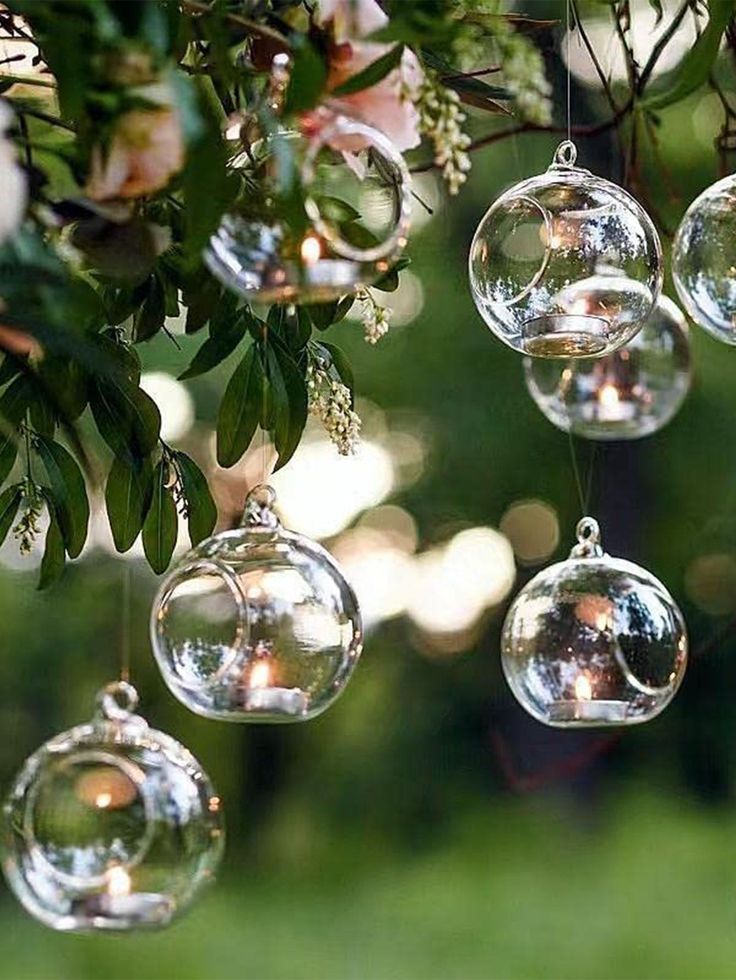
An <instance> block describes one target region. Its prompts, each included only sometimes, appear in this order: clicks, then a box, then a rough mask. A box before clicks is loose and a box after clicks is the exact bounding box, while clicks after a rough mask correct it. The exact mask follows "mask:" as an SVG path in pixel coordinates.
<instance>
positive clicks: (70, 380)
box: [38, 354, 87, 422]
mask: <svg viewBox="0 0 736 980" xmlns="http://www.w3.org/2000/svg"><path fill="white" fill-rule="evenodd" d="M38 380H39V382H40V384H41V386H42V387H43V388H44V389H45V394H46V395H47V397H48V398H49V399H50V400H51V402H52V404H53V405H54V407H55V408H56V409H57V411H58V414H59V415H60V416H61V417H62V418H63V419H64V420H65V421H66V422H73V421H74V420H75V419H77V418H79V416H80V415H81V414H82V412H83V411H84V409H85V407H86V405H87V379H86V377H85V374H84V371H83V370H82V368H81V367H80V365H79V364H77V362H76V361H71V360H67V359H66V358H63V357H58V356H56V355H53V354H47V355H46V356H44V358H43V359H42V360H41V361H40V362H39V365H38Z"/></svg>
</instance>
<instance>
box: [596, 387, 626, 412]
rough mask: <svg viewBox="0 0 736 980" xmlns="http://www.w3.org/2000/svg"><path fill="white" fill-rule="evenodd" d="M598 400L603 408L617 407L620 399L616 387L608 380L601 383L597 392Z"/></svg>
mask: <svg viewBox="0 0 736 980" xmlns="http://www.w3.org/2000/svg"><path fill="white" fill-rule="evenodd" d="M598 401H599V402H600V404H601V405H602V406H603V407H604V408H617V407H618V403H619V402H620V401H621V396H620V395H619V393H618V388H617V387H616V385H615V384H613V383H612V382H610V381H606V383H605V384H602V385H601V387H600V391H599V392H598Z"/></svg>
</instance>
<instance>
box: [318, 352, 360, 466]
mask: <svg viewBox="0 0 736 980" xmlns="http://www.w3.org/2000/svg"><path fill="white" fill-rule="evenodd" d="M307 392H308V395H309V411H310V413H311V414H312V415H314V416H315V417H316V418H318V419H319V420H320V422H321V423H322V425H323V426H324V427H325V429H326V430H327V434H328V435H329V437H330V439H331V440H332V441H333V442H334V443H335V445H336V446H337V451H338V452H339V453H340V455H341V456H350V455H351V454H352V453H354V452H355V449H356V446H357V444H358V440H359V438H360V426H361V421H360V416H359V415H358V414H357V412H355V411H353V406H352V397H351V394H350V389H349V388H348V386H347V385H345V384H343V383H342V381H340V380H339V379H338V378H335V377H332V376H331V375H330V373H329V372H328V371H327V370H326V369H325V367H324V366H323V365H322V364H320V363H319V362H318V361H316V360H312V361H310V362H309V366H308V367H307Z"/></svg>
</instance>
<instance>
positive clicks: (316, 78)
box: [284, 35, 327, 114]
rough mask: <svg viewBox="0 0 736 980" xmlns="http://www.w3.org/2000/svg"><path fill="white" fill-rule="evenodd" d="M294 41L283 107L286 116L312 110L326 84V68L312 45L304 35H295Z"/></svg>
mask: <svg viewBox="0 0 736 980" xmlns="http://www.w3.org/2000/svg"><path fill="white" fill-rule="evenodd" d="M295 40H296V43H295V44H294V46H293V48H294V50H293V54H292V64H291V77H290V79H289V87H288V88H287V90H286V105H285V107H284V111H285V113H287V114H290V113H300V112H306V111H307V110H308V109H313V108H314V107H315V106H316V105H317V103H318V102H319V100H320V96H321V95H322V92H323V91H324V87H325V83H326V82H327V66H326V64H325V62H324V59H323V58H321V57H320V55H319V54H318V53H317V51H316V50H315V48H314V45H313V44H311V42H310V41H309V40H308V38H306V37H304V35H301V36H299V35H296V36H295Z"/></svg>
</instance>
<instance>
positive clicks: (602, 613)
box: [501, 518, 687, 728]
mask: <svg viewBox="0 0 736 980" xmlns="http://www.w3.org/2000/svg"><path fill="white" fill-rule="evenodd" d="M578 542H579V543H578V545H577V546H576V547H575V548H573V550H572V553H571V555H570V558H569V559H568V560H567V561H562V562H558V563H557V564H555V565H551V566H550V567H549V568H546V569H544V570H543V571H542V572H540V573H539V574H538V575H535V576H534V578H533V579H532V580H531V581H530V582H529V583H528V584H527V585H526V586H525V587H524V588H523V589H522V590H521V592H520V593H519V594H518V596H517V597H516V599H515V600H514V602H513V603H512V605H511V607H510V609H509V612H508V615H507V616H506V621H505V623H504V626H503V633H502V637H501V660H502V664H503V670H504V674H505V675H506V680H507V681H508V683H509V686H510V687H511V690H512V691H513V693H514V695H515V696H516V698H517V700H518V701H519V703H520V704H521V706H522V707H523V708H525V709H526V710H527V711H528V712H529V714H530V715H532V716H533V717H534V718H536V719H537V721H541V722H544V724H546V725H552V726H554V727H558V728H585V727H595V726H606V725H632V724H637V723H639V722H643V721H648V720H649V719H650V718H654V717H655V715H658V714H659V712H660V711H662V710H663V708H665V707H666V706H667V705H668V704H669V702H670V701H671V700H672V698H673V696H674V694H675V692H676V691H677V689H678V687H679V686H680V682H681V681H682V678H683V674H684V672H685V666H686V663H687V635H686V632H685V623H684V621H683V618H682V614H681V613H680V610H679V609H678V608H677V606H676V605H675V602H674V600H673V598H672V596H671V595H670V594H669V592H668V591H667V589H666V588H665V587H664V586H663V585H662V583H661V582H659V581H658V580H657V579H656V578H655V577H654V576H653V575H651V574H650V573H649V572H647V571H646V570H645V569H643V568H640V567H639V566H638V565H635V564H634V563H633V562H629V561H623V560H622V559H620V558H611V557H610V556H609V555H606V554H604V553H603V551H602V550H601V548H600V545H599V543H598V525H597V524H596V522H595V521H593V520H592V519H591V518H584V519H583V520H582V521H581V522H580V524H579V525H578Z"/></svg>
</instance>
